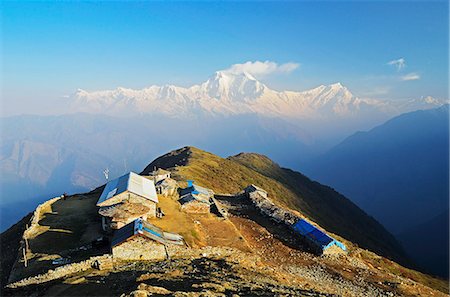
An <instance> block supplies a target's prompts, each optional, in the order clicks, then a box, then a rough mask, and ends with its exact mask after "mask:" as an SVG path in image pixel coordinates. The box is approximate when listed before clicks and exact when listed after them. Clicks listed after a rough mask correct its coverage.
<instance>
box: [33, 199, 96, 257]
mask: <svg viewBox="0 0 450 297" xmlns="http://www.w3.org/2000/svg"><path fill="white" fill-rule="evenodd" d="M96 201H97V195H74V196H68V197H67V198H65V199H60V200H57V201H55V202H54V203H53V204H52V205H51V212H47V213H44V214H43V216H42V218H41V219H40V220H39V225H40V226H42V227H48V230H46V231H45V232H43V233H41V234H39V235H38V236H37V237H35V238H34V239H32V240H30V247H31V250H32V252H33V253H42V254H48V253H58V254H61V253H63V252H64V251H67V250H73V249H76V248H79V247H80V246H83V245H86V244H89V243H90V242H91V241H92V240H95V239H96V238H98V237H99V236H101V235H102V234H101V221H100V217H99V216H98V214H97V208H96V206H95V203H96Z"/></svg>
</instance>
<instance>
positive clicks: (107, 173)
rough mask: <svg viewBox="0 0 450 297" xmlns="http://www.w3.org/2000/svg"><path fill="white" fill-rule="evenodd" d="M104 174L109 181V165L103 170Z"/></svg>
mask: <svg viewBox="0 0 450 297" xmlns="http://www.w3.org/2000/svg"><path fill="white" fill-rule="evenodd" d="M103 174H104V175H105V178H106V181H108V179H109V168H108V167H106V169H105V170H103Z"/></svg>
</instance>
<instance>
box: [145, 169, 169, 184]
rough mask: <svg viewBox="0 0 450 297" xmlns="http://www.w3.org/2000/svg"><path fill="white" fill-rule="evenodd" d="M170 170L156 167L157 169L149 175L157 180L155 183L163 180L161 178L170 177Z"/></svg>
mask: <svg viewBox="0 0 450 297" xmlns="http://www.w3.org/2000/svg"><path fill="white" fill-rule="evenodd" d="M170 174H171V173H170V171H168V170H164V169H161V168H158V169H156V168H155V170H153V171H152V172H150V175H149V177H150V178H151V179H152V180H153V181H154V182H155V183H157V182H159V181H161V180H164V179H166V178H170Z"/></svg>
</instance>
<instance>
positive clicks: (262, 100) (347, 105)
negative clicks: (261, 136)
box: [70, 70, 439, 119]
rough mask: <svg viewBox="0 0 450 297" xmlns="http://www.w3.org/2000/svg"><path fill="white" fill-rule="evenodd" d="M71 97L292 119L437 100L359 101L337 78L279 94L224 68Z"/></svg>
mask: <svg viewBox="0 0 450 297" xmlns="http://www.w3.org/2000/svg"><path fill="white" fill-rule="evenodd" d="M70 98H72V104H71V111H83V112H90V113H107V114H121V115H133V114H135V113H149V114H151V113H155V114H156V113H157V114H163V115H167V116H171V117H179V116H196V115H199V114H211V115H216V114H221V115H232V114H247V113H254V114H255V113H256V114H260V115H264V116H271V117H283V118H292V119H330V118H336V117H339V118H346V117H347V118H348V117H355V116H361V115H362V113H363V112H364V113H366V114H367V112H369V113H370V112H372V113H377V112H382V113H386V112H391V113H393V112H395V111H402V112H405V111H410V110H412V109H413V108H416V107H420V109H425V108H427V107H428V106H436V105H437V104H438V103H439V101H438V100H436V99H434V98H431V97H427V98H421V99H420V100H412V101H408V102H405V103H402V104H394V103H393V102H390V103H389V102H382V101H379V100H374V99H360V98H358V97H356V96H354V95H353V94H352V93H351V92H350V91H349V90H348V89H347V88H346V87H345V86H343V85H342V84H341V83H339V82H338V83H333V84H330V85H320V86H318V87H316V88H313V89H310V90H306V91H302V92H293V91H281V92H278V91H274V90H271V89H269V88H268V87H267V86H266V85H264V84H263V83H261V82H260V81H258V80H257V79H256V78H255V77H253V76H252V75H251V74H249V73H247V72H231V71H228V70H223V71H217V72H216V73H214V74H213V75H212V76H211V77H210V78H208V80H206V81H205V82H204V83H202V84H199V85H193V86H192V87H190V88H183V87H178V86H174V85H164V86H150V87H148V88H144V89H140V90H134V89H127V88H123V87H119V88H116V89H114V90H105V91H95V92H87V91H85V90H82V89H78V90H77V91H76V92H75V93H74V94H73V95H72V96H71V97H70ZM418 101H420V102H418ZM416 109H419V108H416Z"/></svg>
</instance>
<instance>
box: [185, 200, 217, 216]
mask: <svg viewBox="0 0 450 297" xmlns="http://www.w3.org/2000/svg"><path fill="white" fill-rule="evenodd" d="M210 208H211V207H210V205H209V204H206V203H203V202H199V201H191V202H187V203H184V204H182V205H181V210H182V211H184V212H186V213H209V212H210Z"/></svg>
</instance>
